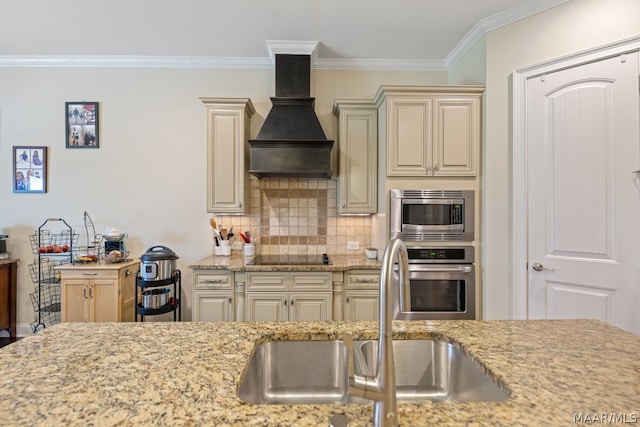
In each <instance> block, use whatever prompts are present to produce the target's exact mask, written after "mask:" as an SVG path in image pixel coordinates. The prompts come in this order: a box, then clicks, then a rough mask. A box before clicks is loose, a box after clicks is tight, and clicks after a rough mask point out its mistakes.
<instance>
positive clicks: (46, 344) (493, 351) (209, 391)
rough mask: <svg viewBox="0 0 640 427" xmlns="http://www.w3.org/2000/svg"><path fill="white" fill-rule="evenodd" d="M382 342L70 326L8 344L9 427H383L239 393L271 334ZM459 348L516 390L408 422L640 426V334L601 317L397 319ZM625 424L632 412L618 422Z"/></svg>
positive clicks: (410, 330) (309, 328)
mask: <svg viewBox="0 0 640 427" xmlns="http://www.w3.org/2000/svg"><path fill="white" fill-rule="evenodd" d="M345 331H351V332H353V333H354V337H355V338H356V339H358V338H365V339H371V338H375V337H376V336H377V323H375V322H299V323H290V322H280V323H275V322H273V323H272V322H269V323H256V322H245V323H190V322H184V323H173V322H162V323H160V322H159V323H129V324H126V323H109V324H107V323H94V324H92V323H63V324H58V325H55V326H53V327H49V328H46V329H45V330H44V331H42V332H41V333H39V334H37V335H35V336H31V337H28V338H25V339H22V340H20V341H18V342H16V343H14V344H11V345H9V346H6V347H4V348H2V349H0V419H2V424H3V425H4V426H8V425H29V426H52V425H65V426H69V425H95V426H111V425H120V426H122V425H135V426H139V425H160V426H164V425H166V426H221V425H225V426H250V425H260V426H267V425H269V426H271V425H287V426H309V425H321V426H326V425H327V424H328V420H329V418H330V416H331V415H334V414H344V415H346V416H347V417H348V419H349V421H350V423H351V424H350V425H351V426H352V427H353V426H364V425H371V424H372V419H373V405H372V404H366V405H356V404H352V405H261V406H257V405H252V404H247V403H244V402H242V401H241V400H240V399H239V398H238V397H237V396H236V388H237V385H238V382H239V379H240V377H241V375H242V372H243V369H244V366H245V364H246V363H247V361H248V360H249V359H250V357H251V355H252V352H253V350H254V348H255V347H256V346H257V345H258V344H260V343H262V342H265V341H269V340H299V339H317V340H326V339H340V338H341V337H342V335H343V333H344V332H345ZM426 337H432V338H437V339H442V340H446V341H448V342H453V343H454V344H455V345H456V346H458V347H461V348H462V350H463V351H464V352H466V353H467V354H468V355H470V356H471V357H472V358H474V359H475V360H476V362H477V363H481V364H482V365H484V367H485V368H486V369H487V370H488V371H489V372H490V375H491V376H493V378H494V379H495V380H496V381H498V382H499V383H501V384H504V385H505V386H506V387H507V388H508V390H510V391H511V394H510V397H509V398H508V399H507V400H505V401H502V402H480V403H464V404H462V403H425V404H408V403H400V404H399V405H398V410H399V417H400V423H401V425H404V426H424V425H439V426H440V425H453V426H458V425H477V426H514V425H523V426H532V425H554V426H555V425H575V424H574V422H575V421H574V420H575V418H574V417H575V416H576V415H575V414H583V415H582V416H583V417H584V414H586V416H591V417H593V416H594V414H597V415H598V416H601V414H614V415H611V416H619V417H625V418H624V419H625V420H626V421H627V422H638V421H633V420H638V419H639V418H640V415H639V412H640V356H639V355H640V336H638V335H634V334H631V333H629V332H625V331H622V330H620V329H618V328H615V327H612V326H609V325H607V324H604V323H602V322H598V321H588V320H558V321H471V320H470V321H464V320H460V321H395V322H394V339H407V338H426ZM618 419H620V418H618Z"/></svg>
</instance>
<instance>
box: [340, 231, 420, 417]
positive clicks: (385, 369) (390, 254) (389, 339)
mask: <svg viewBox="0 0 640 427" xmlns="http://www.w3.org/2000/svg"><path fill="white" fill-rule="evenodd" d="M396 258H398V263H399V264H400V268H399V269H398V270H399V287H397V288H396V289H398V290H399V289H408V286H409V264H408V262H409V256H408V254H407V248H406V247H405V245H404V243H403V242H402V240H400V239H393V240H391V242H389V244H388V245H387V248H386V249H385V251H384V255H383V257H382V269H381V270H380V302H379V303H380V306H379V312H380V335H379V337H378V363H377V372H376V374H375V377H371V376H367V375H356V374H355V372H354V368H353V335H351V334H350V333H345V334H344V340H343V341H344V345H345V346H346V347H347V350H348V360H349V393H350V394H352V395H354V396H360V397H364V398H365V399H371V400H375V404H374V413H373V422H374V425H375V426H376V427H382V426H384V427H391V426H394V427H395V426H397V425H398V402H397V399H396V372H395V363H394V360H393V327H392V322H391V320H392V318H393V298H392V293H391V292H392V289H393V286H391V281H392V279H393V265H394V261H395V259H396Z"/></svg>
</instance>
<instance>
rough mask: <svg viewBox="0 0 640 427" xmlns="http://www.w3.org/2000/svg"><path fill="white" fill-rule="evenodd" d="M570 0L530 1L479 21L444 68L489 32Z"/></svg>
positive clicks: (450, 55) (453, 52) (456, 48)
mask: <svg viewBox="0 0 640 427" xmlns="http://www.w3.org/2000/svg"><path fill="white" fill-rule="evenodd" d="M569 1H571V0H530V1H528V2H526V3H523V4H521V5H519V6H515V7H512V8H511V9H507V10H505V11H503V12H500V13H497V14H495V15H492V16H489V17H487V18H484V19H481V20H480V21H478V22H477V23H476V25H474V26H473V28H471V30H470V31H469V32H468V33H467V34H466V35H465V36H464V37H463V38H462V40H460V42H459V43H458V44H457V45H456V47H454V48H453V50H452V51H451V52H450V53H449V55H447V57H446V58H445V60H444V63H445V66H446V68H447V70H448V69H451V67H453V66H454V65H455V63H456V62H458V60H460V58H462V56H464V54H465V53H466V52H467V51H468V50H469V49H470V48H471V47H472V46H473V45H474V44H475V43H476V42H477V41H478V40H480V38H481V37H482V36H484V35H485V34H486V33H488V32H489V31H492V30H495V29H497V28H500V27H504V26H505V25H509V24H511V23H513V22H516V21H519V20H521V19H524V18H526V17H528V16H531V15H535V14H536V13H540V12H542V11H544V10H547V9H551V8H552V7H556V6H559V5H561V4H563V3H567V2H569Z"/></svg>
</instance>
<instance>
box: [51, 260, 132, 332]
mask: <svg viewBox="0 0 640 427" xmlns="http://www.w3.org/2000/svg"><path fill="white" fill-rule="evenodd" d="M57 268H58V270H59V271H60V277H61V278H60V293H61V297H60V305H61V306H60V317H61V320H62V321H63V322H133V321H134V320H135V278H136V274H137V272H138V269H139V262H137V261H132V262H129V263H122V264H75V265H74V264H68V265H66V264H65V265H62V266H60V267H57Z"/></svg>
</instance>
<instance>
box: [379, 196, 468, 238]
mask: <svg viewBox="0 0 640 427" xmlns="http://www.w3.org/2000/svg"><path fill="white" fill-rule="evenodd" d="M390 198H391V205H390V217H389V238H390V239H396V238H398V239H402V240H403V241H405V242H429V241H462V242H472V241H473V239H474V220H473V217H474V210H475V209H474V191H473V190H431V189H423V190H391V191H390Z"/></svg>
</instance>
